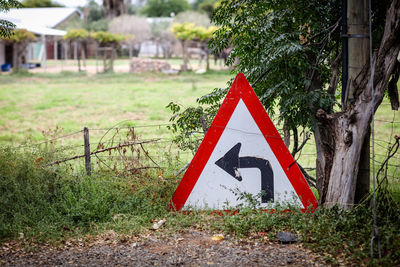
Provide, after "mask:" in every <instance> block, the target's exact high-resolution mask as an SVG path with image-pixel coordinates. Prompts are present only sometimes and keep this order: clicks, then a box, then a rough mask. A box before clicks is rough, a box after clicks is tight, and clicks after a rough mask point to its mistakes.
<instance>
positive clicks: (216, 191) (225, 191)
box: [184, 100, 303, 209]
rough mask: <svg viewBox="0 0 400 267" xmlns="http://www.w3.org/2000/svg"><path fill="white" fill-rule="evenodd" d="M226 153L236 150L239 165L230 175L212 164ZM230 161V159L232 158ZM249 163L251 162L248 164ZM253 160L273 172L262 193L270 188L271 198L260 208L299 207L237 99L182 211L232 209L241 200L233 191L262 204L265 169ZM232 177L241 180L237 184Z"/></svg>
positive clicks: (296, 197)
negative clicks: (289, 205) (287, 204)
mask: <svg viewBox="0 0 400 267" xmlns="http://www.w3.org/2000/svg"><path fill="white" fill-rule="evenodd" d="M238 144H240V145H238ZM231 149H234V150H235V151H232V150H231ZM229 151H232V152H231V154H235V153H236V152H238V151H239V154H238V156H236V158H235V160H234V161H235V162H238V165H240V166H234V167H233V168H234V169H235V170H234V171H233V174H234V176H232V175H231V174H230V173H228V172H229V171H230V170H227V171H226V170H224V169H223V168H222V167H220V166H218V165H217V164H216V162H218V160H220V159H221V158H223V157H224V156H225V155H226V154H227V153H228V152H229ZM228 156H229V154H228ZM237 159H239V160H237ZM243 159H247V162H249V161H250V164H247V165H246V160H243ZM230 160H232V158H231V159H230ZM251 161H254V162H255V163H254V164H251ZM257 161H259V163H260V166H262V164H263V163H264V162H265V164H266V166H268V164H269V165H270V169H272V173H273V175H272V176H273V177H270V176H271V175H269V177H266V178H265V179H267V180H268V179H273V181H272V183H269V184H271V185H272V186H270V187H267V188H265V189H266V190H264V191H268V189H269V188H271V187H272V189H273V197H272V198H271V197H270V198H269V199H268V200H267V201H266V203H262V204H261V207H262V208H272V207H273V206H271V204H274V203H277V202H279V203H282V204H284V203H285V202H289V203H291V204H295V205H298V206H299V207H301V208H303V205H302V203H301V201H300V200H299V198H298V196H297V194H296V192H295V190H294V188H293V186H292V184H291V183H290V181H289V179H288V178H287V176H286V174H285V172H284V171H283V169H282V167H281V165H280V164H279V162H278V160H277V158H276V156H275V155H274V153H273V152H272V150H271V148H270V146H269V144H268V142H267V141H266V139H265V137H264V136H263V134H262V133H261V131H260V129H259V128H258V126H257V124H256V123H255V121H254V119H253V117H252V116H251V114H250V112H249V111H248V109H247V107H246V105H245V103H244V102H243V101H242V100H239V102H238V105H237V106H236V108H235V111H234V112H233V114H232V116H231V118H230V120H229V122H228V124H227V126H226V127H225V130H224V131H223V133H222V135H221V137H220V139H219V141H218V143H217V145H216V146H215V149H214V151H213V153H212V154H211V156H210V158H209V160H208V162H207V164H206V165H205V167H204V170H203V172H202V173H201V175H200V177H199V179H198V180H197V183H196V185H195V186H194V188H193V190H192V192H191V193H190V195H189V197H188V199H187V201H186V203H185V206H184V209H188V208H199V209H204V208H211V209H228V208H230V207H235V206H237V205H238V204H242V203H243V201H242V200H238V199H237V198H238V197H239V195H235V192H236V193H239V194H240V193H250V194H252V195H253V196H254V197H256V196H258V198H257V199H258V200H259V201H260V202H264V201H262V197H261V196H262V194H261V192H262V191H261V190H262V178H263V177H262V176H263V172H268V170H265V168H263V167H259V166H258V162H257ZM240 163H242V164H240ZM220 165H221V164H220ZM228 165H229V164H228ZM241 166H242V168H241ZM248 166H250V167H248ZM228 167H230V166H228ZM264 175H265V174H264ZM235 177H241V181H239V180H238V179H237V178H235ZM266 183H267V184H268V181H266Z"/></svg>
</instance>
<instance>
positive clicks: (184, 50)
mask: <svg viewBox="0 0 400 267" xmlns="http://www.w3.org/2000/svg"><path fill="white" fill-rule="evenodd" d="M181 44H182V59H183V66H182V67H183V69H182V70H183V71H187V70H188V68H187V59H186V45H185V41H184V40H181Z"/></svg>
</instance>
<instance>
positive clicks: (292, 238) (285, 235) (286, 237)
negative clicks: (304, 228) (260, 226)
mask: <svg viewBox="0 0 400 267" xmlns="http://www.w3.org/2000/svg"><path fill="white" fill-rule="evenodd" d="M276 236H277V237H278V239H279V241H281V242H282V244H291V243H295V242H297V240H298V237H297V235H296V234H293V233H290V232H279V233H278V234H276Z"/></svg>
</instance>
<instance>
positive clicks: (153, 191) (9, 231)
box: [0, 148, 173, 240]
mask: <svg viewBox="0 0 400 267" xmlns="http://www.w3.org/2000/svg"><path fill="white" fill-rule="evenodd" d="M41 157H43V155H42V154H40V153H38V152H24V153H18V152H15V151H13V150H12V149H10V148H1V149H0V192H1V194H0V239H7V238H16V237H17V236H20V235H21V233H23V234H24V236H25V237H27V238H29V237H31V238H39V239H40V238H41V239H45V240H46V239H53V240H57V239H59V238H62V237H65V235H70V234H73V232H74V231H75V232H79V233H87V232H90V231H91V230H92V228H93V225H96V227H97V228H98V227H99V225H101V224H102V223H110V222H113V221H114V220H115V219H116V217H118V216H121V214H125V217H126V218H130V219H131V220H135V221H136V222H137V223H134V224H132V223H131V224H130V226H129V227H132V225H133V226H134V227H133V228H132V229H129V230H130V231H131V232H138V231H140V229H141V228H142V227H146V226H147V225H148V224H150V223H151V220H152V219H154V218H157V217H159V216H161V215H163V214H165V213H166V212H167V204H166V203H168V200H169V198H170V196H171V194H172V192H173V186H172V184H173V183H169V181H168V180H165V179H164V178H163V179H152V178H150V176H148V174H143V176H141V177H138V176H136V177H119V176H116V175H113V173H104V172H103V173H95V174H94V175H92V176H90V177H89V176H86V175H81V176H73V175H72V174H71V173H69V172H68V171H67V170H65V169H63V168H61V167H54V168H43V167H42V166H41V164H40V163H39V162H38V159H41ZM154 176H155V177H157V176H156V175H154ZM100 228H101V226H100Z"/></svg>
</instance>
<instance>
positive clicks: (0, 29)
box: [0, 0, 21, 37]
mask: <svg viewBox="0 0 400 267" xmlns="http://www.w3.org/2000/svg"><path fill="white" fill-rule="evenodd" d="M19 7H21V4H20V3H19V2H18V1H17V0H2V1H0V12H7V11H9V10H10V8H19ZM14 28H15V24H14V23H12V22H10V21H7V20H3V19H0V37H8V36H10V35H11V34H12V29H14Z"/></svg>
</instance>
